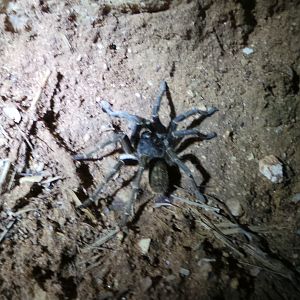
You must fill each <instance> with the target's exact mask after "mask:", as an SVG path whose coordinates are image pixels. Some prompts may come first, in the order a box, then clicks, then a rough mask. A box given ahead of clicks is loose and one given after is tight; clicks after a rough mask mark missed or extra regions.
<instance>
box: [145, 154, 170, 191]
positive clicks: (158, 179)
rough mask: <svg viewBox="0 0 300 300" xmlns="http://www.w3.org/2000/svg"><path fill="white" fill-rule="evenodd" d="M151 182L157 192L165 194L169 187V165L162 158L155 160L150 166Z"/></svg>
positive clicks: (152, 187)
mask: <svg viewBox="0 0 300 300" xmlns="http://www.w3.org/2000/svg"><path fill="white" fill-rule="evenodd" d="M149 183H150V186H151V189H152V190H153V191H154V192H155V193H159V194H163V193H165V192H167V190H168V188H169V172H168V165H167V164H166V162H165V161H164V160H162V159H158V160H153V161H152V162H151V163H150V168H149Z"/></svg>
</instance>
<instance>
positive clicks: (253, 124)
mask: <svg viewBox="0 0 300 300" xmlns="http://www.w3.org/2000/svg"><path fill="white" fill-rule="evenodd" d="M299 16H300V1H284V0H269V1H262V0H257V1H252V0H251V1H243V0H241V1H233V0H229V1H225V0H224V1H221V0H218V1H214V0H199V1H190V0H185V1H184V0H176V1H168V0H156V1H144V2H143V3H140V1H134V0H132V1H103V0H102V1H92V0H82V1H75V0H71V1H57V0H52V1H43V0H40V1H28V0H23V1H19V0H17V1H8V0H6V1H5V0H2V1H0V60H1V64H0V112H1V114H0V121H1V122H0V158H1V159H9V161H10V170H9V173H8V174H7V176H5V180H3V183H2V189H1V195H0V199H1V201H0V221H1V227H0V230H1V231H0V234H1V235H0V236H1V244H0V295H1V299H224V298H225V299H299V297H300V291H299V276H298V272H297V270H298V271H300V270H299V267H300V256H299V255H300V252H299V249H300V242H299V230H300V229H299V219H300V218H299V192H300V181H299V170H300V147H299V145H300V134H299V133H300V123H299V114H300V105H299V103H300V97H299V74H300V55H299V53H300V18H299ZM246 47H248V48H249V49H248V50H250V51H253V52H252V53H250V54H246V53H244V52H243V49H244V51H245V48H246ZM161 80H166V81H167V84H168V88H169V96H168V100H169V101H168V100H167V98H166V97H164V100H163V104H162V108H161V111H160V116H161V118H162V120H163V122H164V123H165V124H167V123H168V122H169V120H170V118H169V115H170V113H173V112H174V111H173V110H175V111H176V113H177V114H178V113H181V112H183V111H186V110H188V109H190V108H192V107H199V108H202V109H205V107H208V106H215V107H217V108H218V109H219V111H218V112H217V113H215V114H214V115H213V116H211V117H210V118H207V119H206V120H204V121H203V122H202V123H201V126H200V122H198V119H197V118H194V119H192V120H194V121H192V120H190V119H189V120H188V121H187V122H185V123H184V124H183V125H185V126H187V125H190V124H192V125H196V128H200V127H201V131H203V132H211V131H215V132H216V133H217V134H218V136H217V138H215V139H212V140H210V141H203V142H200V141H195V142H194V143H189V144H188V147H186V149H182V150H183V151H182V152H181V155H182V156H183V157H185V158H191V157H192V159H190V160H191V161H187V165H188V166H189V168H190V169H191V170H192V172H193V174H194V176H195V179H196V181H197V184H198V185H199V186H202V191H204V192H205V193H206V194H210V195H214V196H216V197H218V198H219V199H220V200H222V201H223V202H225V203H226V204H227V206H228V207H229V209H230V210H231V211H232V213H233V214H235V215H236V217H237V220H238V222H239V223H240V224H242V225H243V226H245V228H249V229H251V230H253V232H255V233H257V237H259V241H260V242H259V243H260V244H257V243H256V244H255V245H256V246H259V247H262V249H264V251H266V252H265V253H266V255H267V257H266V260H267V261H269V262H270V261H271V262H272V266H269V267H268V265H266V263H265V261H259V259H257V257H255V255H250V254H249V252H248V253H244V254H245V256H244V257H241V256H239V255H238V254H237V253H236V252H235V251H234V250H233V249H232V248H231V247H230V246H228V244H227V245H226V243H224V242H222V240H221V239H220V238H218V236H217V235H216V233H215V232H214V230H212V229H211V228H208V227H207V226H204V223H203V216H204V215H208V217H209V218H210V220H211V221H212V222H213V223H214V224H217V225H218V226H221V225H222V224H221V223H220V222H221V221H222V220H220V219H218V218H216V217H213V216H212V215H209V214H206V212H205V211H203V210H201V209H197V208H196V207H194V206H191V205H187V204H183V203H179V202H176V203H175V204H174V205H173V206H163V207H159V208H157V207H155V200H156V199H157V195H156V194H155V193H153V192H152V191H151V189H150V187H149V183H148V177H147V174H146V175H145V176H144V177H143V180H142V185H141V193H140V195H139V197H138V201H137V203H136V211H137V215H136V218H135V220H134V222H133V224H132V226H130V227H129V229H128V230H127V231H126V230H121V231H120V232H119V233H118V234H116V235H115V236H114V237H113V238H112V239H111V240H109V241H108V242H106V243H103V244H101V245H100V246H99V245H97V244H96V245H95V244H94V243H95V242H96V241H98V242H99V239H101V237H103V236H106V235H107V234H109V233H110V232H111V230H113V228H115V225H116V222H117V220H118V218H119V217H120V215H121V214H122V213H120V209H119V207H120V206H122V203H123V202H124V201H126V200H127V199H128V195H129V194H130V190H131V186H130V182H131V179H132V177H133V175H134V171H135V170H136V168H135V167H131V166H129V167H126V168H124V169H123V170H122V171H121V172H120V173H119V174H117V176H115V177H114V179H113V181H112V182H111V183H110V184H109V185H108V187H107V189H106V190H105V192H104V193H103V195H102V199H101V200H100V201H99V203H98V205H92V206H91V207H89V209H88V210H80V209H79V208H78V207H77V206H78V204H80V202H83V201H84V200H85V199H87V198H88V196H89V195H91V194H92V193H93V191H94V190H95V188H96V186H97V185H98V184H99V183H100V182H101V181H102V180H103V178H104V176H105V175H106V174H107V173H108V172H109V170H110V168H111V167H112V165H113V164H114V163H115V161H116V160H117V158H118V156H119V153H118V152H114V153H112V155H105V157H104V158H103V159H99V160H94V161H82V162H78V161H74V160H73V158H72V157H73V155H75V154H77V153H81V152H84V151H86V150H88V149H92V148H93V146H95V145H96V144H97V143H99V142H101V141H105V140H107V139H109V138H110V137H111V134H112V131H113V130H114V129H116V128H119V129H120V130H123V131H124V132H126V133H128V132H129V129H128V126H127V123H126V122H123V121H118V120H115V119H114V120H112V119H111V118H109V117H108V115H107V114H105V113H104V112H103V111H102V110H101V108H100V105H99V103H100V101H101V100H103V99H106V100H107V101H109V102H110V103H111V104H112V105H113V108H114V109H115V110H124V111H127V112H130V113H132V114H137V115H141V116H143V117H146V116H148V117H150V114H151V109H152V106H153V103H154V100H155V97H156V95H157V93H158V90H159V85H160V82H161ZM170 103H171V104H172V105H173V108H172V106H171V108H170V105H169V104H170ZM108 153H109V152H107V151H106V152H105V153H103V152H101V151H100V154H99V156H98V157H101V156H102V155H104V154H108ZM269 155H274V156H276V157H277V158H278V159H279V161H280V162H281V163H282V165H283V168H284V169H283V170H284V176H283V179H282V181H281V182H280V183H272V182H271V181H270V180H268V179H267V178H266V177H264V176H263V175H262V174H261V173H260V172H259V160H261V159H262V158H264V157H266V156H269ZM2 171H3V170H2ZM179 179H180V182H178V185H180V186H181V187H182V188H181V189H179V188H176V189H175V191H174V194H177V195H181V196H182V197H185V198H186V199H189V200H191V201H193V198H192V197H191V196H189V195H188V194H187V192H186V191H188V190H190V189H191V186H190V183H189V181H188V180H187V179H186V176H184V175H183V174H181V178H179ZM179 179H178V180H179ZM201 220H202V221H201ZM220 224H221V225H220ZM226 234H227V235H228V237H229V238H230V239H231V240H232V241H234V242H235V243H237V244H238V243H239V242H240V243H247V241H246V240H245V238H244V237H243V236H242V235H241V234H239V233H238V231H237V230H233V233H232V232H231V234H230V233H229V232H228V231H227V233H226ZM145 239H150V240H151V241H150V246H149V249H146V250H145V252H144V253H143V252H142V250H141V248H140V246H139V245H140V244H139V243H140V242H141V241H144V242H145V241H147V240H145ZM248 242H249V245H253V244H252V243H251V242H250V241H248ZM93 244H94V246H93ZM274 264H275V265H276V266H277V265H278V266H279V267H278V270H279V271H276V270H277V269H276V268H275V269H274V268H273V266H274ZM297 285H298V286H297Z"/></svg>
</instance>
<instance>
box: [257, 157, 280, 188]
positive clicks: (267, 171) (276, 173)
mask: <svg viewBox="0 0 300 300" xmlns="http://www.w3.org/2000/svg"><path fill="white" fill-rule="evenodd" d="M259 171H260V173H261V174H263V175H264V176H265V177H266V178H268V179H269V180H270V181H271V182H273V183H279V182H282V180H283V166H282V163H281V162H280V161H279V160H278V158H276V157H275V156H274V155H269V156H266V157H264V158H263V159H261V160H260V161H259Z"/></svg>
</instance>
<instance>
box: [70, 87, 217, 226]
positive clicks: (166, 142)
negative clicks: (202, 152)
mask: <svg viewBox="0 0 300 300" xmlns="http://www.w3.org/2000/svg"><path fill="white" fill-rule="evenodd" d="M166 90H167V84H166V82H165V81H163V82H162V83H161V86H160V91H159V94H158V96H157V99H156V102H155V104H154V107H153V110H152V115H151V119H150V120H149V119H145V118H142V117H139V116H135V115H132V114H129V113H127V112H123V111H113V110H112V107H111V105H110V104H109V103H108V102H107V101H101V107H102V109H103V111H104V112H105V113H107V114H108V115H109V116H111V117H116V118H123V119H126V120H127V121H129V122H131V123H133V126H132V134H131V136H130V137H128V136H127V135H126V134H124V133H117V134H115V136H114V137H113V138H112V139H111V140H110V141H108V142H105V143H103V144H101V145H100V146H98V147H97V148H96V150H98V149H103V148H104V147H105V146H107V145H109V144H114V143H118V142H119V143H120V144H121V146H122V148H123V150H124V154H121V155H120V157H119V159H118V161H117V163H116V165H115V166H114V167H113V168H112V170H111V172H109V174H108V175H107V176H106V177H105V179H104V181H103V183H102V184H101V185H100V186H99V187H98V188H97V189H96V191H95V192H94V193H93V194H92V195H91V196H90V197H89V199H88V200H86V201H85V202H84V204H83V205H84V206H87V205H89V204H90V203H91V202H95V201H97V200H98V198H99V196H100V193H101V192H102V190H103V188H104V186H105V184H106V183H107V182H108V181H110V180H111V179H112V178H113V177H114V175H115V174H116V173H117V172H118V171H119V170H120V169H121V167H122V166H123V165H124V164H125V163H126V161H128V160H130V161H132V160H135V161H136V162H137V163H138V166H139V167H138V170H137V172H136V175H135V177H134V179H133V184H132V193H131V197H130V199H129V201H128V203H129V204H128V207H127V208H126V216H127V217H128V216H130V215H131V214H132V210H133V206H134V202H135V200H136V197H137V195H138V191H139V188H140V181H141V177H142V174H143V172H144V170H145V168H149V183H150V186H151V188H152V190H153V191H155V192H156V193H162V194H164V193H166V192H167V190H168V188H169V174H168V166H174V165H175V166H177V167H178V168H179V169H181V170H182V171H183V172H184V173H185V174H186V175H187V176H188V177H189V178H190V181H191V183H192V185H193V192H194V194H195V196H196V198H197V200H198V201H200V202H205V197H204V196H203V194H201V193H200V192H199V190H198V187H197V184H196V182H195V180H194V177H193V175H192V172H191V171H190V169H189V168H188V167H187V166H186V165H185V164H184V163H183V162H182V161H181V160H180V159H179V157H178V156H177V153H176V151H175V148H176V147H177V146H178V145H179V143H180V142H181V141H182V139H183V138H184V137H186V136H196V137H199V138H200V139H202V140H209V139H211V138H213V137H215V136H216V134H215V133H209V134H203V133H200V132H199V131H198V130H197V129H184V130H177V126H178V123H180V122H182V121H183V120H185V119H186V118H188V117H190V116H193V115H197V114H200V115H202V116H204V117H206V116H210V115H212V114H213V113H214V112H216V111H217V109H216V108H214V107H211V108H208V109H207V110H206V111H203V110H199V109H197V108H193V109H191V110H189V111H186V112H184V113H182V114H179V115H178V116H176V117H175V118H173V119H172V120H171V121H170V123H169V125H168V126H167V127H166V126H164V125H163V124H162V123H161V121H160V119H159V116H158V112H159V108H160V105H161V100H162V97H163V95H164V93H165V92H166ZM94 152H95V151H92V152H90V153H87V154H82V155H77V156H76V157H75V159H77V160H81V159H86V158H89V157H91V155H92V154H93V153H94ZM127 217H126V221H127ZM126 221H125V222H126Z"/></svg>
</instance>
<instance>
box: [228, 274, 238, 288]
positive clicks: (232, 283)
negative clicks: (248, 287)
mask: <svg viewBox="0 0 300 300" xmlns="http://www.w3.org/2000/svg"><path fill="white" fill-rule="evenodd" d="M230 287H231V288H232V289H234V290H236V289H237V288H238V287H239V280H238V279H237V278H236V277H234V278H232V279H231V281H230Z"/></svg>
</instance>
